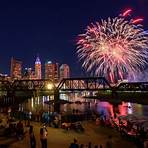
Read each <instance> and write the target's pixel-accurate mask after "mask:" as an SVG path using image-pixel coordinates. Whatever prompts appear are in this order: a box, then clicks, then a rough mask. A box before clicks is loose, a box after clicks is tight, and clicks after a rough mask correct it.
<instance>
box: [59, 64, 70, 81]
mask: <svg viewBox="0 0 148 148" xmlns="http://www.w3.org/2000/svg"><path fill="white" fill-rule="evenodd" d="M69 77H70V68H69V66H68V65H67V64H62V65H61V66H60V80H62V79H63V78H69Z"/></svg>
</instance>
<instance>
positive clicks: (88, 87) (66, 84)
mask: <svg viewBox="0 0 148 148" xmlns="http://www.w3.org/2000/svg"><path fill="white" fill-rule="evenodd" d="M49 84H51V85H52V90H50V89H49V88H48V85H49ZM55 90H56V91H65V92H66V91H99V90H104V91H105V90H113V91H148V82H122V83H120V84H119V85H116V86H111V85H110V84H109V82H108V81H107V80H106V79H105V78H104V77H87V78H66V79H63V80H61V82H60V83H59V84H58V85H56V84H55V83H54V82H53V81H52V80H50V79H34V80H15V81H13V82H10V81H5V80H0V92H7V93H8V92H17V91H21V92H29V91H32V92H33V91H34V92H39V91H43V92H44V91H45V92H46V91H55Z"/></svg>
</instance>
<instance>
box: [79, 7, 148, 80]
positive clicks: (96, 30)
mask: <svg viewBox="0 0 148 148" xmlns="http://www.w3.org/2000/svg"><path fill="white" fill-rule="evenodd" d="M130 12H131V10H129V11H126V12H125V13H123V15H122V16H119V17H115V18H108V19H107V20H101V22H96V23H95V24H94V23H92V24H91V25H90V26H88V27H87V29H86V32H85V33H84V34H80V35H79V39H78V42H77V49H78V50H77V53H78V57H79V59H80V60H82V61H83V64H82V66H83V67H84V68H86V70H87V71H91V72H92V73H93V74H94V75H95V76H104V77H106V78H107V79H109V80H110V81H112V82H115V80H118V79H120V80H122V79H124V78H125V77H126V76H127V75H129V74H130V75H132V76H133V77H134V74H135V73H137V72H139V71H141V70H142V68H144V66H145V65H146V64H147V60H146V58H147V55H148V54H147V53H148V36H146V34H145V32H144V29H143V27H142V25H141V24H138V22H139V21H140V20H134V22H133V19H130V20H129V19H126V18H125V17H124V16H126V15H128V14H129V13H130Z"/></svg>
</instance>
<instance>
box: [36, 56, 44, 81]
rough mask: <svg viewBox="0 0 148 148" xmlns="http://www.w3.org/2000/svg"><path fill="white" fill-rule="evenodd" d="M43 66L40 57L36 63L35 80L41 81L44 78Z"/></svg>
mask: <svg viewBox="0 0 148 148" xmlns="http://www.w3.org/2000/svg"><path fill="white" fill-rule="evenodd" d="M41 68H42V65H41V61H40V58H39V56H37V58H36V61H35V78H36V79H41V78H42V70H41Z"/></svg>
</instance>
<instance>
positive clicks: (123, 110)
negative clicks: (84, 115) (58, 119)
mask: <svg viewBox="0 0 148 148" xmlns="http://www.w3.org/2000/svg"><path fill="white" fill-rule="evenodd" d="M74 97H77V98H74ZM49 99H53V98H52V97H49V96H43V97H36V98H31V99H28V100H27V101H26V102H24V103H23V104H20V105H19V110H20V111H31V112H32V113H36V112H37V111H41V110H42V111H53V106H52V105H48V104H45V103H44V102H45V101H49ZM66 99H67V98H66ZM68 99H69V101H72V102H74V103H71V104H69V103H67V104H61V108H60V110H61V112H69V113H70V112H72V111H73V110H79V111H80V112H86V111H94V112H96V113H98V114H104V115H105V116H106V117H107V118H108V117H114V118H115V117H116V116H117V115H128V114H136V115H140V116H148V105H141V104H137V103H130V102H121V103H120V104H119V103H109V102H104V101H99V100H94V99H84V98H80V97H78V96H76V95H74V96H73V97H72V96H70V98H68Z"/></svg>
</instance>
